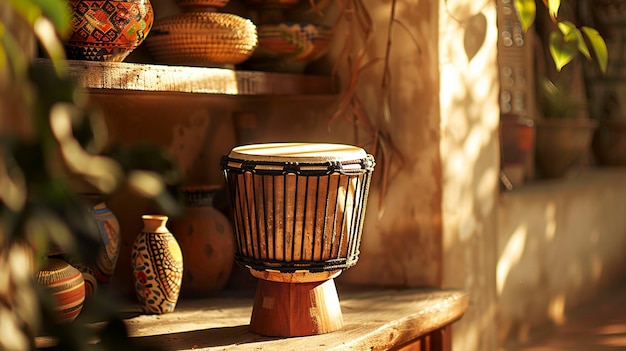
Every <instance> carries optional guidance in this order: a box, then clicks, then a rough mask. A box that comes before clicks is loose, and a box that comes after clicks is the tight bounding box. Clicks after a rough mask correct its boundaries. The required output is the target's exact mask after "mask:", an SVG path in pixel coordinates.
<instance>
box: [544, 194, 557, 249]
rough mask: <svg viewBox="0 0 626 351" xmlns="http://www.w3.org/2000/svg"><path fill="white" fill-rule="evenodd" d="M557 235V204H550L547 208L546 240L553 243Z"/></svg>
mask: <svg viewBox="0 0 626 351" xmlns="http://www.w3.org/2000/svg"><path fill="white" fill-rule="evenodd" d="M555 235H556V204H555V203H554V202H550V203H549V204H548V205H547V206H546V240H547V241H552V240H553V239H554V236H555Z"/></svg>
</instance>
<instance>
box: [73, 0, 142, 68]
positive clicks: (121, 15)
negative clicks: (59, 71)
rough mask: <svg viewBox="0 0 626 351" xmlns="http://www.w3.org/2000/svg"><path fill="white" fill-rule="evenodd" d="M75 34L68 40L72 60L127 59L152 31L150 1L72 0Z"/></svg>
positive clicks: (118, 60) (114, 60)
mask: <svg viewBox="0 0 626 351" xmlns="http://www.w3.org/2000/svg"><path fill="white" fill-rule="evenodd" d="M68 3H69V5H70V8H71V9H72V20H71V26H72V34H71V36H70V38H69V39H68V40H67V41H66V42H65V48H66V52H67V56H68V58H69V59H75V60H90V61H113V62H116V61H117V62H120V61H123V60H124V59H125V58H126V56H128V54H130V53H131V52H132V51H133V50H134V49H135V48H137V46H139V45H140V44H141V43H142V42H143V41H144V40H145V39H146V36H147V35H148V32H150V29H151V28H152V23H153V21H154V14H153V12H152V6H151V4H150V1H149V0H69V1H68Z"/></svg>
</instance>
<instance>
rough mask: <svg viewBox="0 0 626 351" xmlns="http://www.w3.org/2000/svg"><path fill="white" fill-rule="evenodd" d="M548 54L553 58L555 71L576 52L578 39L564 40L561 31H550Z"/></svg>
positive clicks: (568, 61)
mask: <svg viewBox="0 0 626 351" xmlns="http://www.w3.org/2000/svg"><path fill="white" fill-rule="evenodd" d="M549 48H550V56H552V59H553V60H554V64H555V67H556V70H557V71H561V68H563V66H565V65H567V64H568V63H570V62H571V61H572V60H573V59H574V57H575V56H576V54H577V52H578V40H566V37H565V36H564V35H563V33H561V32H559V31H553V32H552V33H550V44H549Z"/></svg>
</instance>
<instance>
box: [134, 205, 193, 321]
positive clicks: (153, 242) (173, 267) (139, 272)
mask: <svg viewBox="0 0 626 351" xmlns="http://www.w3.org/2000/svg"><path fill="white" fill-rule="evenodd" d="M141 219H142V220H143V230H142V231H141V233H139V235H137V238H136V239H135V243H134V244H133V248H132V254H131V264H132V268H133V276H134V280H135V292H136V294H137V299H138V300H139V302H140V304H141V307H142V309H143V311H144V312H146V313H150V314H163V313H168V312H173V311H174V309H175V308H176V302H177V301H178V296H179V294H180V287H181V284H182V280H183V254H182V251H181V249H180V246H179V245H178V242H177V241H176V238H174V235H173V234H172V233H170V231H169V229H167V227H166V226H165V225H166V223H167V219H168V218H167V217H166V216H160V215H144V216H142V217H141Z"/></svg>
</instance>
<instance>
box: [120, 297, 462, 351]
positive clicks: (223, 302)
mask: <svg viewBox="0 0 626 351" xmlns="http://www.w3.org/2000/svg"><path fill="white" fill-rule="evenodd" d="M339 297H340V301H341V307H342V311H343V316H344V322H345V326H344V328H343V329H342V330H340V331H336V332H332V333H328V334H322V335H314V336H307V337H292V338H270V337H264V336H260V335H257V334H254V333H251V332H249V331H248V325H249V321H250V315H251V311H252V298H232V297H231V298H229V297H223V298H215V299H208V300H183V301H180V302H179V305H178V306H177V308H176V311H175V312H173V313H170V314H166V315H161V316H151V315H142V314H140V313H139V312H138V311H139V310H138V309H137V310H135V313H136V316H135V317H132V318H128V319H126V323H127V326H128V329H129V332H130V335H131V336H132V338H133V340H134V341H136V342H137V343H138V344H139V345H141V346H145V347H148V348H150V347H156V346H165V347H166V348H167V349H169V350H207V351H210V350H241V351H246V350H256V351H262V350H311V351H316V350H388V349H390V348H393V347H394V346H398V345H403V344H406V343H408V342H411V341H414V340H416V339H417V338H419V337H421V336H424V335H425V334H427V333H430V332H432V331H434V330H437V329H439V328H442V327H444V326H446V325H449V324H450V323H452V322H454V321H456V320H458V319H459V318H461V317H462V315H463V313H464V312H465V310H466V309H467V306H468V302H469V296H468V294H467V292H465V291H462V290H426V289H419V290H415V289H411V290H389V289H378V290H371V291H359V290H353V291H343V290H342V289H339Z"/></svg>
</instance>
